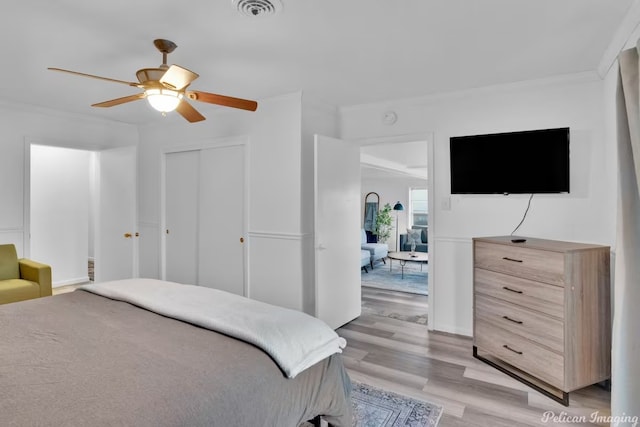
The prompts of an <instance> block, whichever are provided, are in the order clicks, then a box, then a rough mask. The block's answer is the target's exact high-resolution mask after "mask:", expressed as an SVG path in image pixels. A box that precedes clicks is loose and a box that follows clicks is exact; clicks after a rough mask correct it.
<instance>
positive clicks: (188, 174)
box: [165, 150, 200, 285]
mask: <svg viewBox="0 0 640 427" xmlns="http://www.w3.org/2000/svg"><path fill="white" fill-rule="evenodd" d="M199 159H200V152H199V151H198V150H194V151H181V152H177V153H167V155H166V158H165V182H166V185H165V212H166V220H165V221H166V224H165V225H166V227H165V243H166V246H165V248H166V250H165V278H166V280H169V281H172V282H178V283H186V284H190V285H195V284H197V283H198V246H197V245H198V199H199V195H198V188H199V184H198V181H199V173H198V167H199V162H200V160H199Z"/></svg>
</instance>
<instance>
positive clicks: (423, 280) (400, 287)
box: [360, 260, 429, 295]
mask: <svg viewBox="0 0 640 427" xmlns="http://www.w3.org/2000/svg"><path fill="white" fill-rule="evenodd" d="M420 266H422V271H421V270H420ZM428 268H429V267H428V266H427V265H426V264H424V265H423V264H420V263H415V262H408V263H407V264H406V265H405V266H404V278H403V277H402V267H401V266H400V261H393V264H392V267H391V271H389V260H387V263H386V264H382V263H376V264H375V268H374V269H373V270H372V269H371V268H370V267H369V268H367V270H369V272H368V273H365V272H364V270H363V271H362V273H361V274H360V277H361V278H362V282H361V283H362V286H368V287H370V288H378V289H388V290H391V291H400V292H410V293H413V294H420V295H428V286H427V281H428V276H429V273H427V270H428Z"/></svg>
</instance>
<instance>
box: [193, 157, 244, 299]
mask: <svg viewBox="0 0 640 427" xmlns="http://www.w3.org/2000/svg"><path fill="white" fill-rule="evenodd" d="M244 180H245V171H244V146H243V145H231V146H226V147H217V148H208V149H204V150H202V151H201V152H200V181H199V182H200V198H199V200H200V206H199V218H200V227H199V233H198V234H199V236H200V238H199V241H198V250H199V260H200V261H199V266H198V282H199V283H198V284H199V285H201V286H207V287H211V288H216V289H221V290H223V291H227V292H233V293H235V294H238V295H244V294H245V286H244V244H243V242H244V222H245V221H244V215H245V210H244V197H245V184H244Z"/></svg>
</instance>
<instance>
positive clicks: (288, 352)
mask: <svg viewBox="0 0 640 427" xmlns="http://www.w3.org/2000/svg"><path fill="white" fill-rule="evenodd" d="M78 289H82V290H84V291H89V292H92V293H94V294H98V295H102V296H105V297H107V298H111V299H116V300H119V301H125V302H128V303H131V304H134V305H136V306H138V307H142V308H145V309H147V310H149V311H153V312H154V313H158V314H161V315H163V316H167V317H172V318H174V319H177V320H181V321H184V322H188V323H191V324H194V325H198V326H201V327H203V328H207V329H211V330H213V331H217V332H221V333H223V334H226V335H229V336H232V337H234V338H237V339H240V340H243V341H246V342H248V343H251V344H253V345H255V346H257V347H259V348H261V349H262V350H264V352H266V353H267V354H269V356H271V358H272V359H273V360H274V361H275V362H276V363H277V364H278V366H280V369H282V371H283V372H284V373H285V375H286V376H287V377H288V378H294V377H295V376H296V375H297V374H299V373H300V372H302V371H303V370H305V369H306V368H308V367H310V366H312V365H313V364H315V363H317V362H319V361H320V360H322V359H324V358H326V357H328V356H330V355H332V354H334V353H341V352H342V349H343V348H344V347H345V346H346V341H345V340H344V338H341V337H339V336H338V335H337V334H336V333H335V331H333V329H331V328H330V327H329V326H328V325H327V324H326V323H324V322H323V321H321V320H319V319H316V318H315V317H311V316H309V315H307V314H305V313H302V312H299V311H295V310H289V309H285V308H282V307H276V306H273V305H270V304H266V303H263V302H259V301H255V300H251V299H248V298H245V297H241V296H238V295H234V294H231V293H228V292H224V291H220V290H216V289H210V288H205V287H201V286H193V285H183V284H179V283H173V282H165V281H161V280H154V279H127V280H118V281H113V282H104V283H99V284H92V285H85V286H81V287H79V288H78Z"/></svg>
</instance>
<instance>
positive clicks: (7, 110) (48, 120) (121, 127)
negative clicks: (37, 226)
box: [0, 101, 138, 257]
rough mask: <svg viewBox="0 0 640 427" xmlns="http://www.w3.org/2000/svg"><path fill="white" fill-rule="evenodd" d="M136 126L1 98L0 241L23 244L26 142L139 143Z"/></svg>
mask: <svg viewBox="0 0 640 427" xmlns="http://www.w3.org/2000/svg"><path fill="white" fill-rule="evenodd" d="M137 139H138V133H137V129H136V127H135V126H131V125H127V124H122V123H115V122H110V121H106V120H98V119H94V118H88V117H85V116H80V115H72V114H66V113H60V112H57V111H55V110H49V109H44V108H39V107H33V106H28V105H20V104H16V103H13V102H12V103H4V102H2V101H0V140H1V141H2V143H1V144H0V200H2V208H0V243H14V244H15V245H16V249H17V251H18V256H20V257H22V256H28V255H29V250H28V248H25V247H24V237H25V236H24V234H25V223H24V214H25V212H24V208H23V207H24V204H23V196H24V189H25V187H24V181H25V152H26V150H25V141H26V140H29V141H31V142H38V143H41V144H46V145H57V146H61V147H73V148H89V149H99V148H107V147H114V146H123V145H135V144H137Z"/></svg>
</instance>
